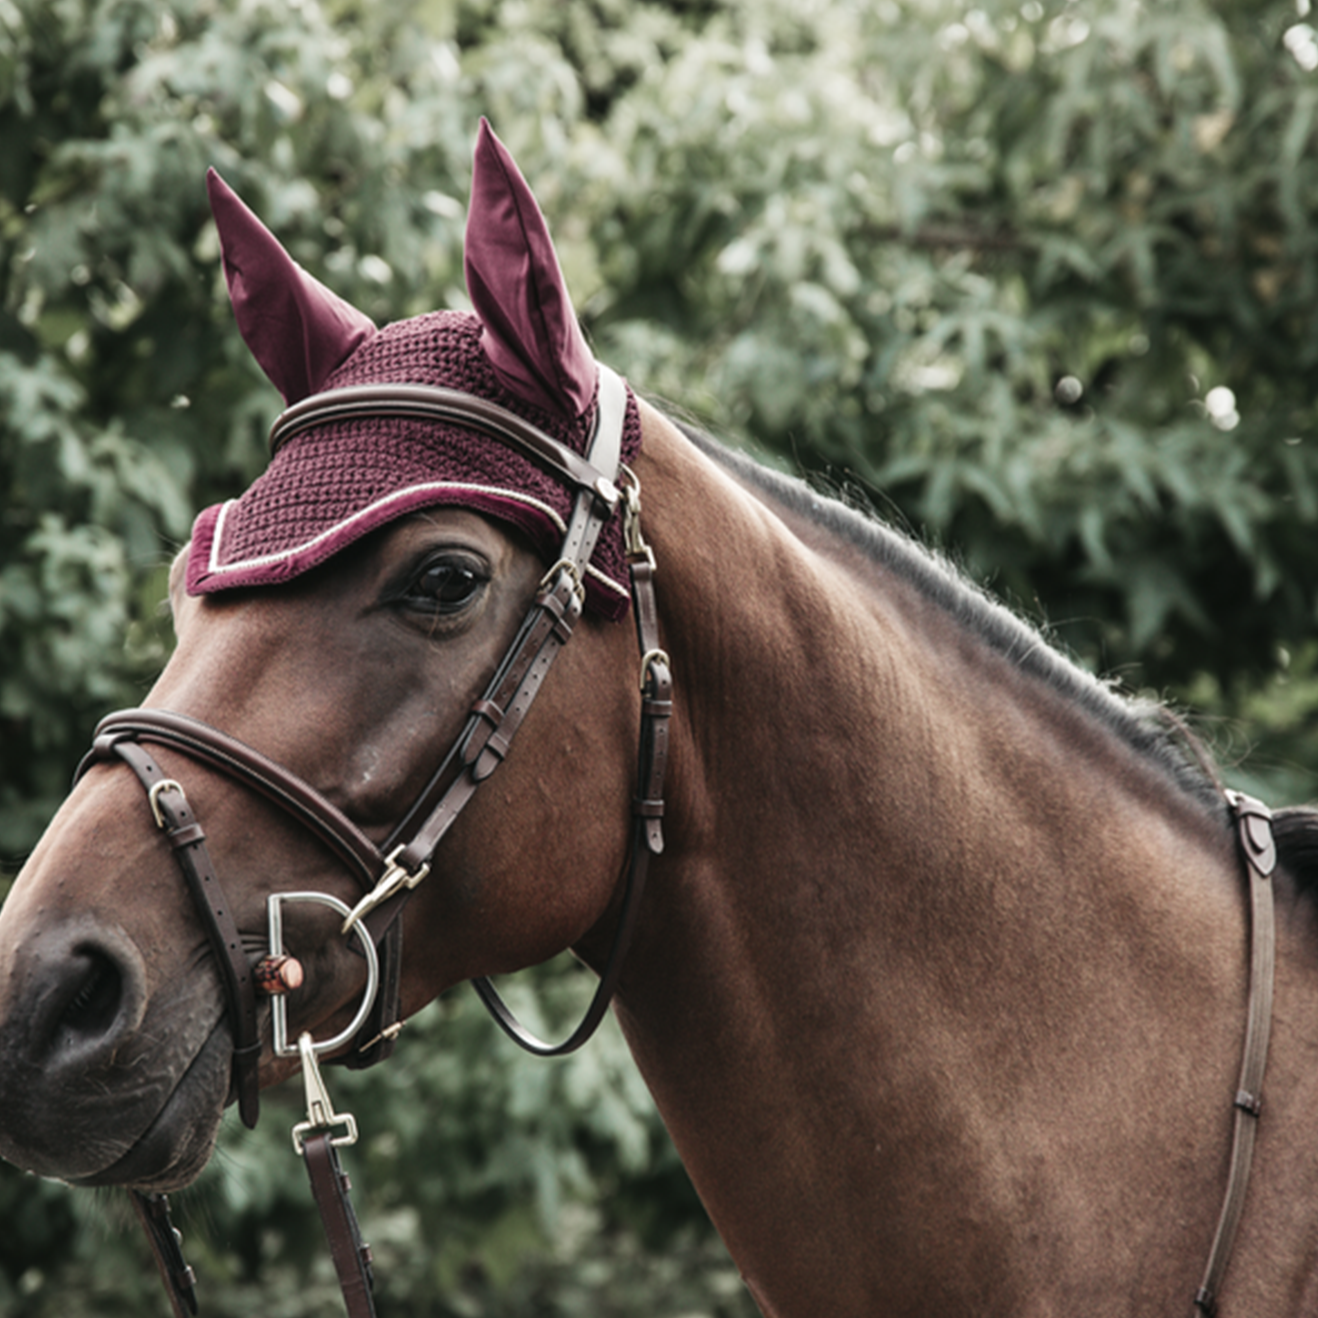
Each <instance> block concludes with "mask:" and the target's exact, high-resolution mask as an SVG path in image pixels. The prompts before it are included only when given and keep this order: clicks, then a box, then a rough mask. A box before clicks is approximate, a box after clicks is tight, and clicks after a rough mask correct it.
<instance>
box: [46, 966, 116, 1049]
mask: <svg viewBox="0 0 1318 1318" xmlns="http://www.w3.org/2000/svg"><path fill="white" fill-rule="evenodd" d="M75 962H76V964H77V970H76V972H75V974H74V975H73V976H72V977H71V978H70V981H69V987H70V988H71V989H72V996H70V998H69V1000H68V1002H67V1004H66V1005H65V1007H64V1010H63V1012H62V1013H61V1014H60V1019H59V1031H58V1032H59V1033H60V1034H61V1035H73V1036H75V1037H77V1038H80V1039H93V1038H100V1036H102V1035H103V1034H105V1033H106V1032H107V1031H108V1030H109V1028H110V1026H111V1024H112V1023H113V1022H114V1019H115V1017H116V1016H117V1015H118V1014H119V1006H120V1003H121V1002H122V1001H123V991H124V984H123V976H122V975H121V974H120V971H119V967H118V966H117V965H116V964H115V963H114V961H112V960H111V959H110V957H108V956H107V955H106V954H105V953H104V952H102V951H100V950H99V949H98V948H92V947H82V948H78V949H77V951H76V952H75Z"/></svg>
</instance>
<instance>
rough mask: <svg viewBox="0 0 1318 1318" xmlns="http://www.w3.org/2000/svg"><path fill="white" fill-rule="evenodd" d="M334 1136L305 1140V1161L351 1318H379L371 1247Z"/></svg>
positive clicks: (324, 1132)
mask: <svg viewBox="0 0 1318 1318" xmlns="http://www.w3.org/2000/svg"><path fill="white" fill-rule="evenodd" d="M331 1135H332V1132H331V1131H328V1130H321V1131H315V1132H314V1133H312V1134H309V1135H307V1136H305V1137H304V1138H303V1141H302V1158H303V1161H304V1162H305V1163H306V1165H307V1176H308V1178H309V1179H310V1181H311V1193H312V1197H313V1198H314V1199H315V1201H316V1207H317V1208H318V1209H319V1210H320V1221H321V1225H322V1226H323V1227H324V1229H325V1238H326V1240H327V1241H328V1242H329V1248H330V1258H331V1259H333V1261H334V1271H335V1273H336V1274H337V1275H338V1278H339V1289H340V1290H341V1291H342V1292H343V1303H344V1306H345V1307H346V1309H347V1311H348V1318H375V1301H374V1299H373V1298H372V1294H371V1292H372V1289H373V1287H374V1285H375V1274H374V1272H373V1271H372V1269H371V1247H370V1246H369V1245H368V1244H366V1243H365V1241H363V1240H362V1233H361V1228H360V1227H359V1226H358V1225H357V1214H356V1213H355V1212H354V1211H353V1207H352V1200H351V1198H349V1195H348V1192H349V1191H350V1190H351V1189H352V1183H351V1182H350V1181H349V1180H348V1176H347V1173H345V1172H344V1170H343V1167H342V1165H341V1164H340V1162H339V1151H338V1149H336V1148H335V1147H334V1145H333V1143H332V1142H331Z"/></svg>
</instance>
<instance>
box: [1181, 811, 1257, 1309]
mask: <svg viewBox="0 0 1318 1318" xmlns="http://www.w3.org/2000/svg"><path fill="white" fill-rule="evenodd" d="M1226 796H1227V804H1228V805H1229V806H1230V807H1231V813H1232V815H1233V816H1234V817H1235V821H1236V836H1237V839H1238V841H1239V844H1240V853H1241V855H1242V856H1243V857H1244V859H1245V877H1246V881H1247V882H1248V883H1249V895H1250V916H1249V919H1250V957H1249V962H1250V969H1249V1016H1248V1022H1247V1024H1246V1027H1245V1051H1244V1057H1243V1059H1242V1061H1241V1065H1240V1083H1239V1086H1238V1087H1237V1090H1236V1097H1235V1099H1234V1102H1233V1106H1234V1108H1235V1114H1236V1119H1235V1131H1234V1134H1233V1137H1232V1141H1231V1170H1230V1172H1229V1174H1228V1176H1227V1187H1226V1197H1225V1199H1224V1200H1223V1202H1222V1212H1221V1215H1220V1216H1219V1218H1218V1222H1217V1231H1216V1233H1215V1235H1214V1236H1213V1245H1212V1248H1211V1249H1210V1250H1209V1252H1208V1265H1207V1267H1205V1269H1204V1279H1203V1281H1202V1283H1201V1284H1200V1286H1199V1289H1198V1290H1197V1291H1196V1292H1195V1297H1194V1307H1195V1310H1196V1311H1197V1312H1198V1313H1199V1314H1210V1315H1211V1314H1213V1313H1215V1312H1216V1311H1217V1292H1218V1290H1219V1288H1220V1287H1221V1285H1222V1278H1223V1277H1224V1276H1225V1275H1226V1269H1227V1264H1228V1263H1229V1262H1230V1260H1231V1247H1232V1245H1233V1244H1234V1243H1235V1239H1236V1230H1237V1228H1238V1227H1239V1226H1240V1216H1241V1214H1242V1213H1243V1212H1244V1209H1245V1192H1246V1191H1247V1190H1248V1188H1249V1172H1250V1167H1251V1165H1252V1163H1253V1160H1254V1137H1255V1135H1256V1134H1257V1132H1258V1123H1259V1114H1260V1112H1261V1111H1262V1101H1263V1100H1262V1088H1263V1071H1264V1068H1265V1067H1266V1066H1267V1062H1268V1035H1269V1032H1270V1030H1271V1027H1272V989H1273V978H1274V968H1275V964H1276V956H1277V927H1276V917H1275V913H1274V903H1273V893H1272V871H1273V870H1274V869H1275V868H1276V866H1277V848H1276V844H1275V843H1274V841H1273V838H1272V811H1271V810H1269V809H1268V807H1267V806H1266V805H1264V804H1263V802H1262V801H1256V800H1255V799H1254V798H1253V797H1252V796H1246V795H1245V794H1244V793H1243V792H1228V793H1227V794H1226Z"/></svg>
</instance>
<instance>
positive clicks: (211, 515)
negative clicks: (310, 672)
mask: <svg viewBox="0 0 1318 1318" xmlns="http://www.w3.org/2000/svg"><path fill="white" fill-rule="evenodd" d="M207 185H208V188H209V192H210V198H211V207H212V210H213V212H214V215H215V221H216V225H217V227H218V229H219V233H220V243H221V247H222V250H223V257H224V271H225V276H226V279H227V281H228V285H229V295H230V299H231V300H232V302H233V307H234V312H235V315H236V316H237V319H238V325H239V328H240V329H241V331H242V334H243V337H244V339H245V340H246V341H247V344H248V346H249V347H250V348H251V350H252V353H253V355H254V356H255V357H256V359H257V361H258V362H259V363H260V364H261V367H262V368H263V369H264V371H265V373H266V374H267V375H268V376H269V377H270V379H271V380H272V381H273V382H274V384H275V386H276V387H277V388H278V389H279V391H280V392H281V393H282V394H283V396H284V400H285V402H286V403H289V404H292V403H295V402H297V401H299V400H300V399H302V398H305V397H307V396H308V395H310V394H313V393H318V392H320V391H322V390H327V389H338V388H341V387H344V386H347V385H359V384H401V383H411V384H427V385H439V386H442V387H445V388H449V389H460V390H463V391H465V392H467V393H471V394H476V395H478V396H480V397H481V398H485V399H489V400H490V401H492V402H495V403H498V404H500V405H501V406H503V407H506V408H508V409H509V410H511V411H513V412H516V413H518V414H519V415H520V416H522V417H524V418H525V419H526V420H528V421H530V422H531V423H532V424H534V425H535V426H538V427H539V428H540V429H541V430H543V431H544V432H545V433H546V434H548V435H550V436H552V437H553V438H554V439H557V440H559V441H560V442H561V443H564V444H566V445H567V446H568V447H570V448H572V449H575V450H576V451H577V452H579V453H583V454H584V452H585V450H586V446H587V444H588V442H589V440H590V435H591V430H592V426H593V422H594V416H595V406H596V403H595V395H596V382H597V373H598V369H597V367H596V364H595V360H594V358H593V356H592V355H591V352H590V349H589V348H588V347H587V345H586V342H585V339H584V337H583V336H582V333H581V330H580V328H579V326H578V324H577V320H576V316H575V313H574V312H573V310H572V304H571V301H570V300H569V298H568V294H567V289H566V286H565V285H564V282H563V275H562V271H561V269H560V268H559V264H558V258H557V257H556V255H555V254H554V249H553V245H552V243H551V241H550V238H549V232H548V228H547V226H546V224H545V220H544V217H543V215H542V214H541V212H540V208H539V207H538V206H537V204H536V201H535V198H534V197H533V196H532V194H531V191H530V189H529V188H528V187H527V184H526V182H525V180H524V179H523V178H522V176H521V174H520V173H519V172H518V170H517V166H516V165H515V164H514V163H513V160H512V157H511V156H510V155H509V154H508V152H507V150H506V149H505V148H504V146H503V144H502V143H501V142H500V141H499V140H498V138H497V137H495V135H494V133H493V131H492V130H491V129H490V127H489V125H488V124H486V123H485V122H484V121H482V123H481V130H480V135H479V138H478V140H477V145H476V152H475V159H474V168H473V176H472V192H471V205H470V209H469V212H468V217H467V231H466V273H467V288H468V291H469V293H470V295H471V300H472V304H473V306H474V307H475V311H474V312H460V311H438V312H432V313H430V314H428V315H424V316H416V317H414V318H412V319H410V320H403V321H398V322H396V323H395V324H392V325H386V326H385V327H384V328H383V329H377V328H376V327H375V325H374V324H373V323H372V322H371V321H370V319H369V318H368V317H367V316H365V315H363V314H362V313H361V312H360V311H357V310H356V309H355V308H353V307H352V306H350V305H349V304H348V303H346V302H344V301H343V300H342V299H341V298H339V297H338V296H337V295H335V294H334V293H332V292H330V290H329V289H327V288H326V287H325V286H324V285H323V284H321V283H319V282H318V281H317V280H315V279H313V278H312V276H310V275H309V274H307V272H306V271H305V270H303V269H302V268H301V267H300V266H299V265H297V263H296V262H295V261H294V260H293V259H292V257H290V256H289V255H288V253H287V252H286V251H285V250H284V249H283V247H282V246H281V245H280V244H279V242H278V240H277V239H276V238H275V237H274V236H273V234H271V233H270V231H269V230H268V229H266V227H265V226H264V225H263V224H262V223H261V222H260V220H258V219H257V218H256V216H255V215H253V214H252V212H251V211H250V210H249V209H248V208H247V207H246V206H245V205H244V204H243V203H242V201H240V200H239V198H238V197H237V195H236V194H235V193H234V192H233V191H232V190H231V189H230V188H229V187H228V186H227V185H226V184H225V183H224V182H223V181H222V180H221V179H220V178H219V176H218V175H217V174H216V173H215V172H214V171H213V170H212V171H211V173H210V175H209V176H208V179H207ZM640 440H641V426H640V416H639V413H638V411H637V407H636V400H635V397H634V396H633V395H632V393H631V391H630V390H628V394H627V412H626V421H625V424H624V430H623V448H622V456H623V461H624V462H629V461H630V460H631V459H632V458H633V457H634V456H635V453H636V451H637V449H638V448H639V447H640ZM571 502H572V496H571V493H570V492H569V490H568V488H567V486H565V485H564V484H562V483H560V481H559V480H557V479H556V478H555V477H553V476H551V475H550V474H549V473H548V472H546V471H545V470H543V469H541V468H540V467H538V466H537V465H536V463H535V462H534V461H533V460H532V459H531V458H529V457H527V456H525V455H523V454H522V453H521V452H520V451H516V450H513V449H511V448H509V447H507V446H505V445H502V444H500V443H499V442H498V441H497V440H494V439H492V438H489V437H487V436H485V435H482V434H479V433H477V432H476V431H473V430H467V429H463V428H459V427H457V426H450V425H445V424H442V423H440V422H437V421H426V420H414V419H410V418H406V417H382V418H370V417H367V418H361V419H356V420H351V421H335V422H331V423H328V424H321V425H317V426H313V427H312V428H311V429H308V430H305V431H301V432H299V433H296V434H294V435H292V436H291V437H290V438H289V439H288V440H287V442H285V443H284V444H282V445H281V446H280V448H279V449H278V451H277V452H276V453H275V455H274V457H273V458H272V459H271V462H270V465H269V466H268V467H267V469H266V471H265V472H264V473H263V474H262V475H261V476H260V477H259V478H258V479H257V480H256V481H255V482H254V483H253V484H252V485H251V486H250V487H249V488H248V489H247V491H246V492H245V493H244V494H243V495H242V496H241V497H240V498H238V499H234V500H230V501H229V502H228V503H224V504H218V505H215V506H213V507H211V508H207V509H206V510H205V511H203V512H202V513H201V515H200V516H199V517H198V518H197V521H196V525H195V526H194V528H193V534H192V549H191V553H190V556H189V560H188V568H187V589H188V591H189V593H191V594H194V595H201V594H209V593H212V592H215V591H221V590H229V589H236V588H239V587H252V586H270V585H276V584H278V583H280V582H284V581H288V580H289V579H290V578H292V577H296V576H298V575H299V574H301V573H303V572H306V571H307V570H308V569H309V568H312V567H315V566H316V565H318V564H320V563H323V562H324V561H325V560H326V559H328V558H329V557H330V556H331V555H333V554H335V553H337V552H339V550H341V549H343V548H344V547H345V546H347V545H349V544H352V543H353V542H354V541H356V540H358V539H360V538H361V537H362V536H364V535H366V534H367V533H368V532H370V531H373V530H375V529H377V528H378V527H380V526H383V525H385V524H386V523H388V522H390V521H393V520H394V519H396V518H398V517H402V516H404V515H406V514H408V513H412V512H415V511H417V510H418V509H421V508H427V507H436V506H439V505H444V504H450V505H453V504H456V505H460V506H462V507H466V508H472V509H475V510H477V511H479V512H482V513H486V514H488V515H490V516H493V517H497V518H501V519H503V520H504V521H507V522H510V523H512V524H513V525H515V526H517V527H519V528H520V529H521V530H522V531H524V532H525V533H526V534H527V535H528V536H529V537H530V539H531V541H532V543H533V544H534V545H535V546H536V547H537V548H538V549H539V550H540V552H541V553H542V554H544V555H545V556H546V559H547V560H550V559H552V558H553V556H555V555H556V554H557V551H558V546H559V544H560V543H561V541H562V536H563V532H564V528H565V525H566V521H567V517H568V515H569V512H570V508H571ZM586 598H587V604H588V605H589V606H590V607H592V608H593V609H595V610H596V611H597V612H599V613H601V614H603V615H604V616H605V617H608V618H613V619H617V618H622V617H624V616H625V615H626V613H627V609H628V604H629V596H628V589H627V564H626V557H625V554H624V550H623V543H622V530H621V526H620V519H618V518H614V519H613V521H612V522H610V523H609V525H607V526H606V527H605V528H604V531H603V534H602V535H601V537H600V541H599V544H598V546H597V548H596V550H595V554H594V557H593V558H592V560H591V563H590V566H589V569H588V572H587V576H586Z"/></svg>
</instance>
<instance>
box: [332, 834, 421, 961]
mask: <svg viewBox="0 0 1318 1318" xmlns="http://www.w3.org/2000/svg"><path fill="white" fill-rule="evenodd" d="M406 850H407V847H406V844H405V843H399V845H398V846H396V847H395V848H394V849H393V850H392V851H391V852H390V853H389V854H388V855H387V856H386V857H385V858H384V873H383V874H381V875H380V881H379V882H378V883H377V884H376V885H375V887H374V888H372V889H371V890H370V892H368V893H367V894H366V896H365V897H363V898H362V899H361V901H359V902H358V903H357V905H356V906H354V907H353V908H352V910H351V911H350V910H348V908H347V907H346V906H345V907H344V908H343V913H344V915H345V916H346V917H347V918H346V919H345V920H344V921H343V928H342V929H341V930H340V931H339V932H340V933H344V934H347V933H351V932H352V930H353V927H354V926H355V925H356V924H357V922H358V921H359V920H361V918H362V917H363V916H365V915H369V914H370V912H371V911H373V910H375V908H376V907H377V906H379V905H380V904H381V903H382V902H387V901H388V900H389V898H390V897H392V896H393V895H394V893H396V892H401V891H402V890H403V889H404V888H415V887H416V885H417V884H418V883H420V882H421V880H422V879H424V878H425V877H426V875H427V874H429V873H430V863H429V862H428V861H427V862H424V863H423V864H422V865H421V867H420V869H418V870H417V871H416V873H415V874H410V873H408V871H407V870H405V869H404V868H403V867H402V866H401V865H400V864H399V863H398V857H399V856H401V855H402V854H403V852H404V851H406ZM363 942H368V943H369V942H370V939H369V938H367V939H363Z"/></svg>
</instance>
